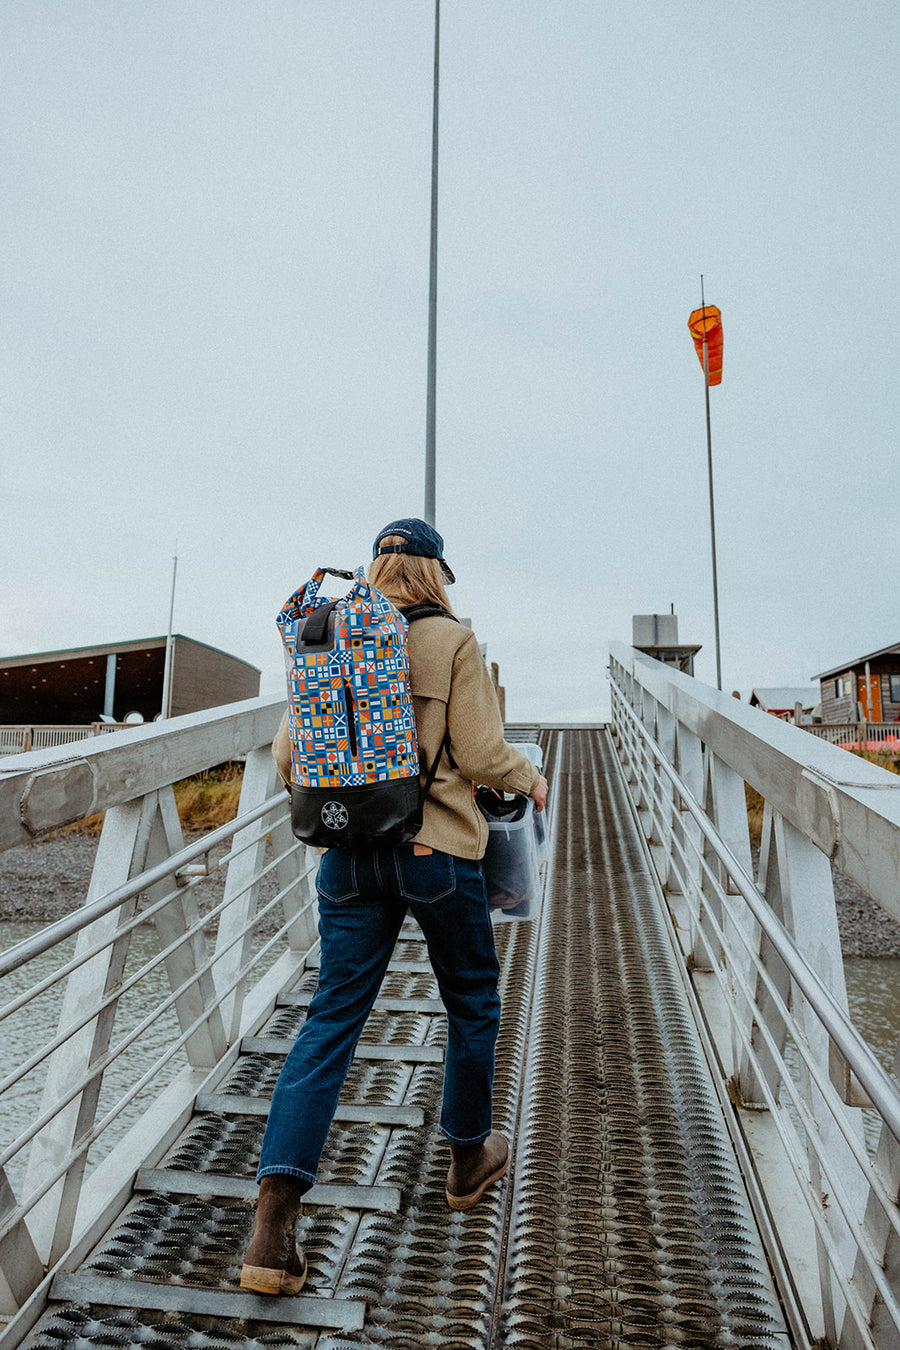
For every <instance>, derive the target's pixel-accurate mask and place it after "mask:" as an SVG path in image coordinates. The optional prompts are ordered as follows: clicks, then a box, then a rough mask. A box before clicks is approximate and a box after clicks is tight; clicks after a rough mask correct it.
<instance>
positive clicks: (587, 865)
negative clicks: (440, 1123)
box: [27, 731, 788, 1350]
mask: <svg viewBox="0 0 900 1350" xmlns="http://www.w3.org/2000/svg"><path fill="white" fill-rule="evenodd" d="M545 753H547V754H548V773H549V775H550V777H551V780H552V781H554V782H555V785H556V786H555V791H556V818H557V829H556V850H555V859H554V864H553V868H552V873H551V882H550V889H549V894H548V897H547V902H546V913H545V919H544V924H543V928H542V932H541V935H540V942H538V935H537V934H536V933H534V932H533V931H532V925H531V924H527V923H516V924H508V925H504V926H501V927H500V928H499V929H498V930H497V941H498V949H499V951H500V956H501V965H502V970H503V975H502V991H501V992H502V995H503V1022H502V1028H501V1035H500V1042H499V1045H498V1054H497V1071H496V1079H495V1102H496V1110H495V1122H496V1125H497V1127H498V1128H500V1129H503V1130H504V1131H506V1132H507V1133H508V1134H510V1135H512V1136H514V1137H515V1138H516V1157H515V1168H514V1175H513V1176H512V1177H511V1178H510V1179H508V1180H507V1181H506V1182H504V1183H503V1184H502V1185H501V1186H499V1187H495V1188H494V1189H493V1190H492V1191H490V1192H489V1193H488V1195H487V1197H486V1198H485V1200H484V1201H483V1202H482V1203H481V1204H480V1205H479V1206H478V1207H477V1208H476V1209H474V1210H472V1211H470V1212H469V1213H465V1214H458V1213H454V1212H452V1211H451V1210H449V1209H448V1208H447V1206H446V1203H445V1201H444V1194H443V1192H444V1183H445V1177H446V1169H447V1164H448V1151H447V1145H446V1143H445V1142H444V1141H443V1140H442V1139H441V1138H440V1136H438V1135H437V1133H436V1131H435V1129H434V1123H435V1121H436V1119H437V1116H438V1113H439V1109H440V1093H441V1078H442V1068H441V1063H440V1059H441V1056H442V1044H443V1039H444V1019H443V1016H442V1013H441V1012H440V1010H439V1007H440V1005H439V1004H438V1003H436V1001H435V1000H436V994H437V990H436V986H435V982H434V979H433V976H432V975H431V974H430V971H429V970H428V968H427V965H426V964H425V954H424V950H423V944H422V943H421V942H417V941H416V940H415V932H417V931H418V930H412V929H411V930H410V932H409V933H408V934H407V933H405V934H404V938H403V940H402V941H401V942H400V943H399V944H398V948H397V952H396V953H395V961H394V965H393V969H392V971H391V972H390V973H389V975H388V978H387V980H386V981H385V985H384V987H383V990H382V995H381V999H380V1000H379V1006H378V1007H377V1008H376V1011H375V1012H374V1013H373V1015H372V1018H371V1020H370V1022H369V1024H368V1026H367V1028H366V1032H365V1034H364V1037H363V1040H362V1042H361V1044H360V1047H359V1051H358V1055H357V1058H356V1060H355V1062H354V1065H353V1067H352V1069H351V1073H350V1076H349V1078H348V1081H347V1084H346V1086H345V1091H344V1094H343V1096H342V1102H341V1108H340V1109H339V1113H338V1118H337V1119H336V1121H335V1124H334V1126H333V1128H332V1131H331V1134H330V1136H329V1140H328V1144H327V1147H326V1152H325V1156H324V1157H323V1160H322V1167H321V1171H320V1176H319V1184H318V1185H317V1186H316V1188H315V1189H314V1190H313V1191H312V1192H310V1194H309V1196H308V1197H307V1204H306V1207H305V1210H304V1215H303V1218H302V1220H301V1223H300V1226H299V1235H300V1239H301V1241H302V1242H303V1244H304V1246H305V1248H306V1251H307V1256H308V1259H309V1263H310V1278H309V1282H308V1285H307V1288H306V1289H305V1290H304V1293H303V1295H302V1296H301V1297H300V1298H297V1299H287V1298H285V1299H275V1300H272V1299H269V1300H265V1299H261V1298H258V1297H256V1296H254V1295H249V1294H244V1293H242V1292H241V1291H240V1290H239V1288H238V1279H239V1272H240V1261H241V1255H242V1251H243V1247H244V1245H245V1243H246V1240H247V1236H248V1234H249V1229H250V1226H251V1223H252V1212H253V1211H252V1204H253V1197H254V1196H255V1189H256V1188H255V1185H254V1183H253V1175H254V1171H255V1163H256V1157H257V1155H258V1151H259V1145H260V1141H261V1138H262V1131H263V1128H264V1124H265V1112H266V1110H267V1106H268V1098H269V1096H270V1095H271V1091H272V1087H273V1086H274V1082H275V1079H276V1078H277V1075H278V1072H279V1069H280V1065H281V1062H282V1060H283V1057H284V1053H285V1052H286V1049H287V1047H288V1046H289V1045H290V1043H291V1039H292V1037H293V1035H294V1034H295V1032H296V1030H297V1027H298V1026H299V1025H300V1023H301V1021H302V1018H303V1017H304V1015H305V1008H306V1006H307V1005H308V1002H309V999H310V997H311V994H312V991H313V989H314V987H315V972H314V971H311V972H307V973H306V974H305V975H304V976H303V978H302V980H301V981H300V983H299V984H298V985H297V987H296V988H295V989H294V990H292V991H290V992H289V993H288V994H286V995H284V996H283V997H282V999H281V1006H280V1007H278V1008H277V1009H276V1011H275V1013H274V1014H273V1016H272V1018H271V1019H270V1020H269V1023H268V1025H267V1026H266V1027H265V1028H264V1029H263V1031H262V1032H261V1033H260V1035H258V1036H256V1037H253V1038H251V1039H250V1040H249V1041H248V1042H247V1043H246V1044H245V1046H244V1053H243V1054H242V1055H241V1057H240V1059H239V1060H238V1061H237V1063H236V1064H235V1065H234V1067H233V1068H232V1069H231V1070H230V1071H229V1072H228V1074H227V1075H226V1076H225V1077H224V1078H223V1081H222V1082H221V1083H220V1084H219V1085H218V1088H217V1089H216V1091H215V1092H214V1093H211V1094H208V1095H207V1096H206V1097H201V1098H200V1099H198V1103H197V1112H196V1114H195V1116H194V1119H193V1120H192V1121H191V1122H190V1124H189V1125H188V1127H187V1129H186V1130H185V1131H184V1133H183V1134H182V1136H181V1137H180V1138H179V1140H178V1141H177V1142H176V1143H175V1144H174V1145H173V1147H172V1148H171V1149H170V1151H169V1153H168V1154H167V1156H166V1157H165V1158H164V1159H163V1160H162V1161H161V1163H160V1164H159V1166H158V1167H157V1168H155V1169H145V1170H144V1171H142V1172H141V1173H140V1174H139V1175H138V1179H137V1188H136V1190H135V1194H134V1197H133V1199H132V1201H131V1203H130V1205H129V1206H128V1208H127V1210H126V1211H125V1213H124V1214H123V1215H122V1216H121V1218H120V1220H119V1221H118V1222H117V1223H116V1224H115V1226H114V1227H113V1229H112V1230H111V1232H110V1233H109V1234H108V1235H107V1237H106V1238H105V1239H104V1240H103V1241H102V1242H101V1243H100V1244H99V1246H98V1247H97V1249H96V1250H95V1251H94V1253H93V1254H92V1255H91V1256H90V1257H89V1258H88V1260H87V1261H86V1263H85V1264H84V1265H83V1266H82V1267H81V1268H80V1269H79V1271H78V1272H76V1273H74V1274H72V1275H67V1276H63V1277H60V1278H58V1279H57V1282H56V1285H55V1288H54V1297H55V1298H56V1299H57V1303H56V1304H55V1305H54V1306H53V1307H52V1308H51V1310H50V1311H49V1312H48V1313H47V1314H46V1315H45V1316H44V1318H43V1319H42V1321H41V1322H40V1323H39V1324H38V1326H37V1327H36V1328H35V1331H34V1332H33V1333H32V1335H31V1337H30V1338H29V1340H28V1342H27V1344H28V1346H29V1347H30V1350H61V1347H62V1346H64V1345H66V1346H71V1347H72V1350H93V1348H94V1347H99V1346H110V1347H114V1346H127V1345H147V1346H150V1347H152V1350H169V1348H170V1350H188V1347H192V1348H196V1350H205V1347H207V1346H209V1347H214V1346H220V1347H221V1346H233V1347H234V1348H235V1350H250V1347H255V1346H257V1345H259V1346H281V1345H296V1346H307V1345H308V1346H315V1347H317V1350H351V1347H364V1346H379V1347H387V1348H388V1350H422V1347H435V1348H436V1350H437V1348H440V1350H487V1348H488V1347H494V1348H495V1350H501V1348H505V1347H516V1348H517V1350H519V1348H522V1350H551V1347H552V1350H568V1347H572V1350H580V1348H581V1347H584V1348H585V1350H586V1348H587V1347H591V1350H606V1348H607V1347H609V1348H610V1350H613V1348H614V1350H626V1348H629V1350H630V1347H638V1346H642V1347H643V1346H667V1345H677V1346H685V1347H693V1348H694V1350H712V1347H730V1346H734V1347H742V1350H757V1348H758V1350H768V1348H769V1347H774V1346H786V1345H787V1343H788V1342H787V1337H786V1335H785V1334H784V1328H783V1324H782V1322H781V1320H780V1317H779V1315H778V1311H777V1308H776V1305H775V1301H774V1298H773V1296H772V1293H771V1290H770V1286H769V1283H768V1277H767V1274H766V1271H765V1266H764V1262H763V1258H762V1256H761V1253H760V1249H759V1242H758V1239H757V1237H756V1233H755V1230H754V1228H753V1224H752V1222H751V1220H750V1218H749V1211H748V1207H747V1203H746V1200H745V1197H744V1194H743V1190H742V1188H741V1184H740V1180H739V1177H738V1174H737V1168H736V1165H735V1162H734V1158H733V1156H732V1154H731V1152H730V1149H729V1145H728V1141H727V1135H726V1133H725V1129H724V1125H723V1122H722V1117H721V1112H720V1111H719V1108H718V1104H717V1100H716V1096H715V1093H714V1090H713V1087H712V1084H711V1082H710V1079H709V1074H708V1070H707V1068H706V1065H705V1062H704V1060H703V1058H702V1054H701V1051H700V1049H699V1043H698V1040H697V1037H696V1033H695V1031H694V1029H693V1026H692V1022H691V1016H690V1012H689V1009H688V1006H687V1003H686V1000H685V996H684V993H683V990H682V988H681V985H680V980H679V975H678V971H677V968H676V966H675V963H674V962H675V958H674V956H673V953H672V950H671V947H670V945H669V943H668V939H667V936H666V931H665V928H664V925H663V922H662V919H661V916H660V915H659V912H658V910H657V900H656V897H655V893H654V890H653V886H652V883H651V880H650V877H649V874H648V871H647V863H646V860H645V855H644V853H643V850H642V846H641V843H640V839H639V836H638V835H637V834H636V830H635V826H634V824H633V822H632V818H631V816H630V814H629V812H628V809H627V805H626V798H625V795H624V790H623V787H622V784H621V782H620V780H619V778H618V777H617V770H616V768H615V766H614V762H613V759H612V752H611V749H610V746H609V744H608V741H607V740H606V737H605V734H604V733H601V732H599V731H593V732H591V731H577V732H576V731H573V732H565V733H551V734H550V735H549V736H546V735H545Z"/></svg>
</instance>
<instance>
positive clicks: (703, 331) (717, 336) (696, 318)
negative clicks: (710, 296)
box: [688, 305, 723, 384]
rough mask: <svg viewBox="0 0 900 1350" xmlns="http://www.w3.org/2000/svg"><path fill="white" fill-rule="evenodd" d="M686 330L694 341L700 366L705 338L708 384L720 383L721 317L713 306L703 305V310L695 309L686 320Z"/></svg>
mask: <svg viewBox="0 0 900 1350" xmlns="http://www.w3.org/2000/svg"><path fill="white" fill-rule="evenodd" d="M688 328H689V329H690V330H691V337H692V338H693V339H694V348H695V350H696V352H697V356H698V357H699V359H700V365H701V366H702V365H703V339H704V338H706V345H707V352H708V360H709V382H710V384H721V383H722V347H723V336H722V315H721V314H720V312H719V310H717V309H716V307H715V305H704V307H703V309H695V310H694V312H693V314H692V315H691V317H690V318H689V319H688Z"/></svg>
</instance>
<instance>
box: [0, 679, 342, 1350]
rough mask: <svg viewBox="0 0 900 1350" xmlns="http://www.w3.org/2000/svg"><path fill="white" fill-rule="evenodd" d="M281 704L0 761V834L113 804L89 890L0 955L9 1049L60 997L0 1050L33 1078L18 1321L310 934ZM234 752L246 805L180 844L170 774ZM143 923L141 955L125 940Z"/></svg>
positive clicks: (10, 1255) (11, 1069) (8, 1082)
mask: <svg viewBox="0 0 900 1350" xmlns="http://www.w3.org/2000/svg"><path fill="white" fill-rule="evenodd" d="M282 709H283V703H282V701H281V700H280V699H252V700H248V701H247V702H245V703H238V704H232V705H230V706H228V707H225V708H217V709H213V710H210V711H208V712H202V713H195V714H191V715H190V716H187V717H179V718H174V719H172V720H170V721H168V722H165V723H159V724H154V725H152V726H148V727H140V728H135V729H133V730H128V731H126V732H121V733H119V734H118V735H111V736H108V737H107V736H104V737H98V738H96V739H93V740H91V741H83V742H80V743H79V744H78V745H77V746H68V747H65V748H64V749H58V750H48V751H39V752H34V753H30V754H27V755H19V756H16V757H14V758H11V759H7V760H5V761H4V762H3V764H2V765H0V848H5V847H9V846H11V845H13V844H16V843H18V842H21V841H23V840H27V839H30V838H32V837H33V836H34V835H36V834H39V833H42V832H44V831H46V830H48V829H52V828H54V827H56V826H59V825H62V824H65V823H67V822H69V821H71V820H73V819H78V818H81V817H83V816H86V815H90V814H93V813H94V812H96V811H100V810H105V811H106V819H105V823H104V827H103V833H102V835H101V838H100V841H99V845H98V849H97V855H96V861H95V864H94V870H93V876H92V879H91V883H90V888H89V890H88V894H87V897H86V899H85V901H84V903H83V904H82V905H81V906H80V908H79V909H77V910H76V911H75V912H74V913H73V914H70V915H68V916H67V917H65V918H63V919H61V920H60V921H59V922H57V923H53V924H50V925H48V926H47V927H45V928H44V929H42V930H40V931H39V932H37V933H35V934H34V935H33V936H31V937H29V938H27V939H26V940H24V941H23V942H20V943H19V944H18V945H17V946H16V947H13V948H11V949H10V950H8V951H6V952H4V953H2V954H0V976H6V977H8V978H6V979H5V980H4V982H3V989H4V991H8V990H10V987H11V986H12V992H11V993H10V992H6V995H5V997H0V1001H2V1007H0V1038H4V1043H5V1044H6V1046H7V1047H8V1046H9V1045H10V1043H11V1038H10V1037H9V1036H8V1035H7V1032H8V1030H9V1028H10V1027H11V1026H13V1025H14V1022H15V1019H16V1018H17V1017H19V1018H22V1017H25V1018H28V1017H31V1022H32V1024H33V1025H34V1026H35V1027H37V1026H38V1025H39V1019H38V1017H37V1016H36V1015H35V1010H36V1009H37V1008H38V1006H39V1000H41V999H47V998H52V997H53V996H54V994H55V995H56V996H57V1001H58V1007H59V1011H58V1016H57V1017H56V1018H55V1019H54V1020H53V1022H52V1023H49V1025H50V1026H51V1027H52V1030H51V1031H50V1032H48V1034H47V1035H45V1036H44V1037H43V1038H41V1037H40V1036H38V1035H37V1034H35V1035H33V1036H31V1037H29V1038H28V1039H27V1044H26V1048H25V1049H23V1051H22V1052H21V1053H20V1054H19V1056H18V1057H17V1059H16V1062H14V1063H13V1062H11V1060H10V1056H9V1055H8V1054H7V1055H5V1056H4V1058H3V1066H4V1067H3V1070H2V1073H3V1081H2V1083H0V1089H2V1090H3V1091H4V1092H6V1093H8V1094H13V1095H14V1094H16V1093H17V1092H18V1093H22V1092H23V1091H25V1090H27V1088H28V1087H29V1086H30V1084H31V1083H32V1082H33V1081H34V1080H37V1084H38V1086H37V1088H36V1089H34V1090H33V1091H32V1096H31V1100H32V1101H33V1103H34V1106H33V1108H32V1109H30V1110H29V1111H28V1112H27V1113H23V1118H22V1119H21V1120H20V1121H19V1122H18V1125H17V1130H16V1137H15V1138H14V1139H10V1140H9V1142H8V1143H7V1144H6V1146H5V1147H3V1148H2V1150H0V1169H2V1171H0V1300H2V1303H3V1305H4V1306H3V1308H2V1310H0V1311H3V1312H6V1313H7V1314H12V1315H14V1317H15V1322H14V1328H15V1335H14V1336H13V1332H12V1330H11V1331H10V1332H8V1333H7V1337H8V1338H9V1337H10V1336H12V1338H13V1340H16V1339H18V1337H20V1336H21V1335H23V1334H25V1332H26V1331H27V1330H28V1328H29V1327H30V1326H31V1325H32V1324H33V1322H34V1320H35V1319H36V1317H37V1316H38V1314H39V1313H40V1311H41V1308H42V1307H43V1305H44V1303H45V1301H46V1292H47V1289H48V1287H49V1281H50V1278H51V1276H52V1273H53V1271H54V1270H56V1269H61V1268H64V1267H65V1266H66V1263H67V1262H68V1263H69V1264H71V1263H72V1262H73V1261H76V1260H77V1259H79V1257H80V1255H81V1254H83V1252H84V1251H85V1250H87V1248H88V1247H89V1246H90V1244H91V1242H92V1241H95V1240H96V1237H97V1236H98V1234H99V1233H100V1232H101V1231H102V1230H103V1229H104V1227H105V1226H106V1225H107V1224H108V1223H109V1222H110V1220H111V1218H112V1217H114V1216H115V1215H116V1214H117V1213H118V1212H119V1210H120V1209H121V1207H122V1205H123V1204H124V1202H125V1199H126V1198H127V1195H128V1193H129V1190H130V1187H131V1185H132V1183H133V1180H134V1176H135V1171H136V1168H137V1166H138V1165H140V1164H141V1163H144V1164H147V1165H153V1162H154V1161H155V1160H157V1159H158V1158H159V1157H160V1156H162V1153H163V1151H164V1149H165V1148H166V1147H167V1146H168V1144H169V1142H170V1141H171V1139H172V1138H173V1131H174V1130H176V1129H178V1128H182V1127H183V1125H184V1123H185V1121H186V1119H187V1118H188V1115H189V1113H190V1109H191V1105H192V1103H193V1101H194V1099H195V1097H196V1095H197V1093H198V1092H199V1091H201V1090H204V1089H206V1090H209V1088H210V1087H211V1085H212V1084H213V1082H215V1081H218V1079H219V1078H220V1077H221V1076H222V1075H223V1074H224V1073H225V1072H227V1070H228V1069H229V1068H230V1067H231V1064H232V1063H233V1060H234V1058H236V1055H237V1051H238V1045H239V1041H240V1038H241V1037H242V1036H243V1035H247V1034H252V1033H253V1032H254V1031H255V1030H256V1029H257V1028H258V1027H259V1026H260V1025H261V1024H262V1022H263V1021H264V1019H265V1017H266V1016H267V1015H268V1014H269V1012H270V1011H271V1008H272V1007H273V1006H274V1000H275V995H276V993H277V991H278V990H279V989H280V988H282V987H283V986H284V985H285V983H286V982H287V981H288V980H290V979H291V978H292V977H293V975H294V974H295V973H296V972H297V971H298V970H299V969H302V967H303V964H304V959H305V957H306V955H307V954H308V953H309V952H310V950H311V949H312V947H313V945H314V943H315V940H316V929H315V920H314V916H313V913H312V906H313V901H314V897H315V888H314V883H313V880H312V875H311V874H312V871H313V864H314V861H315V859H314V858H313V857H312V856H310V857H307V851H306V850H305V849H304V847H303V846H302V845H300V844H298V843H297V841H296V840H295V839H294V837H293V835H292V834H291V830H290V822H289V819H288V800H287V797H286V795H285V792H284V789H283V788H282V786H281V783H280V781H279V780H278V779H277V775H276V773H275V767H274V762H273V760H272V756H271V752H270V747H271V741H272V737H273V735H274V733H275V731H276V729H277V726H278V722H279V719H280V716H281V712H282ZM238 756H246V764H245V769H244V778H243V786H242V792H241V799H240V807H239V814H238V818H237V819H236V820H235V821H233V822H232V823H231V824H229V825H225V826H223V827H221V828H220V829H218V830H216V831H214V832H213V833H211V834H208V835H205V836H203V837H201V838H199V839H195V840H194V841H192V842H190V843H189V844H187V845H186V844H185V840H184V838H183V836H182V831H181V827H180V824H179V820H178V814H177V810H176V807H175V798H174V794H173V791H172V786H171V785H172V784H173V783H174V782H176V781H177V780H179V779H182V778H185V777H188V776H189V775H191V774H194V773H197V772H200V771H201V770H203V769H205V768H207V767H209V766H211V765H215V764H219V763H222V762H223V761H224V760H228V759H233V758H236V757H238ZM223 848H224V849H225V853H224V856H223V857H220V856H219V853H220V851H221V850H222V849H223ZM211 859H212V860H215V859H218V861H217V862H215V861H213V862H211ZM216 868H218V870H219V871H220V873H221V876H222V881H223V885H222V887H221V888H220V889H219V890H218V892H217V893H216V894H215V895H214V896H213V897H212V899H209V898H207V899H205V900H204V903H203V905H202V906H201V904H200V903H199V902H198V898H197V895H196V894H195V891H196V888H197V887H198V886H199V885H200V884H201V883H202V882H203V881H204V880H205V879H206V877H207V874H208V873H210V872H211V871H214V870H215V869H216ZM150 923H152V925H153V930H152V931H154V932H155V940H154V941H153V942H152V943H151V944H150V953H149V955H148V954H147V943H146V942H143V943H140V944H138V943H136V942H133V940H134V938H135V933H136V931H137V929H138V927H139V925H147V924H150ZM142 931H144V932H146V931H147V930H146V929H144V930H142ZM137 946H141V947H142V949H143V950H142V954H141V955H140V956H139V958H138V959H136V960H135V959H132V958H133V957H134V956H135V950H134V949H135V948H136V947H137ZM38 966H40V967H41V973H39V975H38V976H37V977H33V976H32V975H31V972H32V971H33V970H34V969H35V968H36V967H38ZM154 976H156V977H157V978H159V977H162V979H163V981H164V988H163V990H162V992H161V994H159V996H158V997H156V998H154V999H151V1001H150V1007H149V1010H147V1011H146V1012H144V1014H143V1015H140V1014H135V1013H134V1011H133V1010H131V1011H129V998H130V996H131V995H132V994H133V993H134V992H135V991H137V990H141V989H143V990H144V992H145V994H146V988H147V983H148V981H149V980H150V979H151V978H152V977H154ZM146 1002H147V1000H146V998H145V1000H144V1006H145V1007H146ZM167 1018H168V1023H166V1022H165V1021H164V1019H167ZM44 1020H45V1021H46V1019H44ZM169 1023H170V1024H171V1031H168V1030H167V1027H168V1025H169ZM154 1034H155V1035H156V1036H157V1039H158V1040H159V1041H160V1048H159V1052H158V1053H153V1054H152V1055H151V1056H150V1062H146V1060H147V1055H146V1054H144V1055H138V1054H137V1053H136V1050H138V1049H142V1048H146V1045H147V1042H148V1041H149V1040H150V1039H151V1038H152V1037H153V1036H154ZM19 1042H20V1043H21V1037H19ZM113 1078H114V1079H115V1081H116V1086H115V1090H114V1092H113V1093H112V1095H111V1096H110V1093H109V1090H108V1089H109V1084H110V1080H111V1079H113ZM41 1081H42V1086H41ZM161 1083H162V1084H163V1087H162V1088H161V1087H160V1084H161ZM166 1084H168V1085H166ZM132 1102H136V1103H137V1104H139V1105H140V1106H141V1107H142V1111H141V1114H140V1118H139V1120H138V1122H137V1123H136V1124H135V1125H134V1126H133V1127H132V1128H131V1129H130V1130H129V1131H128V1133H126V1134H125V1135H124V1138H120V1139H119V1141H118V1142H117V1143H116V1144H115V1146H114V1147H113V1148H112V1150H111V1151H110V1152H108V1153H107V1154H106V1156H105V1157H103V1159H102V1161H100V1162H99V1163H98V1164H97V1165H96V1166H95V1167H93V1168H92V1156H91V1150H92V1148H94V1147H95V1146H97V1145H98V1144H99V1145H100V1146H101V1148H102V1145H103V1143H104V1141H105V1139H106V1138H107V1136H108V1135H110V1133H115V1132H117V1131H118V1132H119V1133H121V1130H122V1126H121V1121H122V1116H123V1112H125V1111H126V1109H127V1108H129V1107H130V1105H131V1103H132ZM10 1172H12V1174H13V1176H14V1177H15V1184H13V1183H11V1181H10V1180H9V1173H10ZM86 1178H87V1179H88V1180H89V1184H85V1181H86ZM48 1272H49V1273H48ZM17 1310H18V1312H17Z"/></svg>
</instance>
